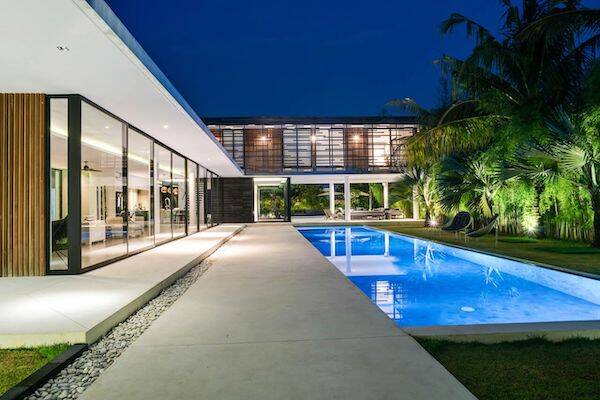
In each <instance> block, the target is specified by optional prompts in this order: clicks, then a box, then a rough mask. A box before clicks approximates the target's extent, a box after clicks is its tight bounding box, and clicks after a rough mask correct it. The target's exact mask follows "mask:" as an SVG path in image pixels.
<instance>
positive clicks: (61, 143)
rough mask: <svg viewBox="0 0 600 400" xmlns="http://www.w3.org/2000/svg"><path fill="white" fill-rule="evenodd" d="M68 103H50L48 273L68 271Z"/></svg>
mask: <svg viewBox="0 0 600 400" xmlns="http://www.w3.org/2000/svg"><path fill="white" fill-rule="evenodd" d="M68 110H69V105H68V99H50V135H49V136H50V192H49V203H50V210H49V211H50V257H49V266H50V270H52V271H57V270H67V269H68V268H69V254H68V247H69V237H68V236H67V217H68V215H69V204H68V200H69V190H68V188H69V181H68V174H67V171H68V161H69V158H68V157H69V155H68V154H69V152H68V148H69V146H68V143H67V142H68V138H69V131H68V121H67V116H68Z"/></svg>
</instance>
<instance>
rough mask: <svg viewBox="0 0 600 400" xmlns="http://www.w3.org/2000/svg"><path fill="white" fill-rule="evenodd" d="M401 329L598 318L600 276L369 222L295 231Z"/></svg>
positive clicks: (599, 309)
mask: <svg viewBox="0 0 600 400" xmlns="http://www.w3.org/2000/svg"><path fill="white" fill-rule="evenodd" d="M297 229H298V230H299V231H300V233H301V234H302V235H304V237H305V238H306V239H308V240H309V241H310V242H311V243H312V244H313V245H314V246H315V247H316V248H317V249H318V250H319V251H320V252H321V253H322V254H323V255H324V256H326V257H327V258H328V259H329V260H330V261H331V262H332V263H333V264H334V265H335V266H336V267H337V268H338V269H339V270H340V271H341V272H342V273H343V274H344V275H346V276H347V277H348V278H349V279H350V280H351V281H352V282H353V283H354V284H355V285H356V286H357V287H358V288H360V290H361V291H362V292H363V293H364V294H365V295H367V296H368V297H369V298H370V299H371V301H372V302H373V303H375V304H376V305H377V306H378V307H379V308H380V309H381V310H383V311H384V312H385V313H386V314H387V315H388V316H389V317H390V318H392V319H393V320H394V321H395V322H396V324H397V325H399V326H401V327H434V326H450V325H477V324H506V323H525V322H528V323H531V322H551V321H552V322H554V321H592V320H600V281H598V280H595V279H591V278H586V277H582V276H578V275H573V274H569V273H564V272H560V271H556V270H552V269H548V268H542V267H538V266H535V265H533V264H526V263H522V262H518V261H513V260H509V259H505V258H501V257H495V256H491V255H488V254H482V253H478V252H474V251H469V250H464V249H460V248H456V247H452V246H445V245H442V244H439V243H435V242H431V241H428V240H421V239H415V238H411V237H407V236H402V235H399V234H393V233H388V232H384V231H380V230H376V229H371V228H367V227H362V226H361V227H357V226H352V227H339V226H337V227H310V228H301V227H300V228H297Z"/></svg>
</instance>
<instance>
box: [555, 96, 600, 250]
mask: <svg viewBox="0 0 600 400" xmlns="http://www.w3.org/2000/svg"><path fill="white" fill-rule="evenodd" d="M549 126H550V130H551V132H552V133H553V134H554V135H555V140H554V141H553V142H552V144H551V145H550V146H546V147H545V148H544V150H545V152H546V154H547V155H548V158H549V159H550V160H553V161H554V163H555V164H556V166H557V169H558V170H559V171H560V174H561V176H562V177H563V178H565V179H567V180H569V181H570V182H572V183H573V184H575V185H576V186H579V187H581V188H584V189H585V190H587V191H588V193H589V196H590V201H591V206H592V210H593V212H594V241H593V245H594V246H595V247H600V107H594V109H592V110H589V111H588V112H586V113H585V114H583V115H579V116H577V115H575V116H572V115H568V114H567V113H566V112H564V111H560V112H558V113H557V114H556V117H555V119H554V121H553V122H551V123H550V125H549Z"/></svg>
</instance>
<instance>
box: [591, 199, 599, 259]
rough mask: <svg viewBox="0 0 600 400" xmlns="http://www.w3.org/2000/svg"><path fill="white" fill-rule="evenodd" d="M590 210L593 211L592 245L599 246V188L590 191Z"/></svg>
mask: <svg viewBox="0 0 600 400" xmlns="http://www.w3.org/2000/svg"><path fill="white" fill-rule="evenodd" d="M592 210H593V211H594V241H593V242H592V246H594V247H598V248H600V190H595V191H592Z"/></svg>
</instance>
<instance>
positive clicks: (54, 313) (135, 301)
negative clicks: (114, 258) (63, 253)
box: [0, 224, 244, 348]
mask: <svg viewBox="0 0 600 400" xmlns="http://www.w3.org/2000/svg"><path fill="white" fill-rule="evenodd" d="M243 228H244V225H239V224H238V225H233V224H225V225H220V226H217V227H214V228H211V229H208V230H205V231H202V232H200V233H197V234H194V235H191V236H188V237H186V238H182V239H178V240H175V241H173V242H170V243H167V244H164V245H161V246H158V247H156V248H154V249H151V250H148V251H146V252H143V253H140V254H138V255H135V256H132V257H129V258H126V259H124V260H122V261H118V262H116V263H113V264H110V265H108V266H106V267H103V268H100V269H97V270H94V271H90V272H88V273H85V274H82V275H61V276H56V275H55V276H44V277H25V278H2V279H0V348H11V347H20V346H36V345H42V344H54V343H65V342H68V343H92V342H94V341H95V340H97V339H98V338H99V337H100V336H102V335H103V334H105V333H106V332H107V331H108V330H110V329H111V328H112V327H113V326H115V325H116V324H118V323H119V322H121V321H122V320H124V319H125V318H126V317H127V316H129V315H130V314H131V313H133V312H134V311H135V310H137V309H138V308H139V307H141V306H142V305H143V304H145V303H146V302H147V301H148V300H150V299H151V298H153V297H154V296H156V295H157V294H158V293H159V292H160V291H161V290H162V289H163V288H165V287H166V286H168V285H170V284H171V283H172V282H173V281H175V280H176V279H177V278H178V277H179V276H181V275H183V274H184V273H185V272H186V271H187V270H189V269H190V268H191V267H193V266H194V265H197V264H198V263H199V262H200V261H201V260H202V259H204V258H206V257H207V256H209V255H210V254H212V253H213V252H214V251H215V250H216V249H217V248H219V246H221V245H222V244H223V243H225V242H226V241H227V240H229V239H230V238H231V237H233V236H234V235H235V234H237V233H238V232H239V231H241V230H242V229H243Z"/></svg>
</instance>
